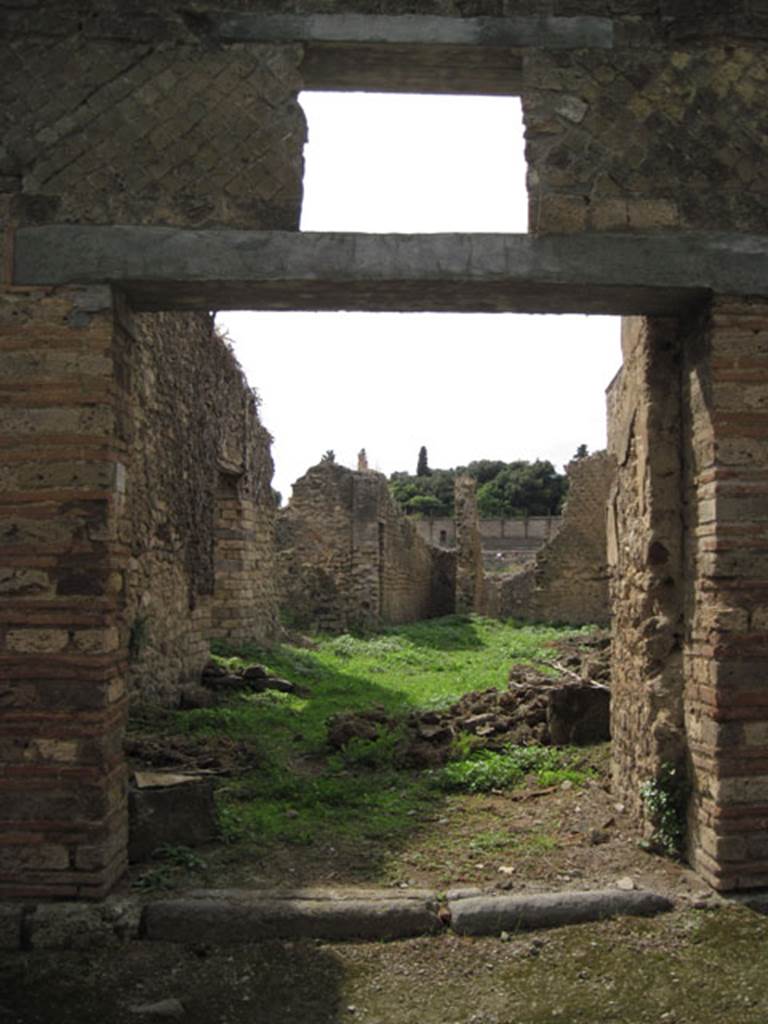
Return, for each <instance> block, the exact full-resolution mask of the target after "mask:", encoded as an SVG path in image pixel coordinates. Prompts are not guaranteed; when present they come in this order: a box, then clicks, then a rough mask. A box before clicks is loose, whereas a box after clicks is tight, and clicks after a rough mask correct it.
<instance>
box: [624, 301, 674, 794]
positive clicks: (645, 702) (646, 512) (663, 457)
mask: <svg viewBox="0 0 768 1024" xmlns="http://www.w3.org/2000/svg"><path fill="white" fill-rule="evenodd" d="M622 351H623V355H624V365H623V368H622V370H621V372H620V373H619V375H618V376H617V378H616V379H615V380H614V382H613V383H612V385H611V387H610V389H609V392H608V444H609V449H610V452H611V454H612V455H613V456H614V458H615V460H616V466H617V476H616V484H615V487H614V488H613V491H612V494H611V502H610V515H609V523H608V554H609V560H610V563H611V591H612V593H611V597H612V604H613V623H612V625H613V659H612V682H611V687H612V689H611V693H612V696H611V719H612V723H611V734H612V737H613V779H614V785H615V787H616V793H617V795H618V796H620V798H621V800H622V801H623V802H624V803H626V804H627V806H629V807H631V808H632V810H633V811H634V812H635V813H637V814H641V813H642V811H643V807H642V801H641V798H640V787H641V785H642V784H643V783H644V782H646V781H648V780H649V779H652V778H655V777H656V775H657V774H658V772H659V769H660V768H661V766H662V764H664V763H669V764H672V765H683V766H684V761H685V732H684V726H683V677H682V672H683V665H682V647H683V639H684V636H683V634H684V625H683V572H684V567H683V550H682V544H683V510H682V507H681V502H682V479H681V473H682V459H681V452H680V439H681V431H682V418H683V416H684V411H683V409H682V406H681V395H680V365H681V345H680V341H679V339H678V335H677V324H676V322H674V321H665V320H644V319H640V318H632V319H627V320H625V321H624V322H623V327H622Z"/></svg>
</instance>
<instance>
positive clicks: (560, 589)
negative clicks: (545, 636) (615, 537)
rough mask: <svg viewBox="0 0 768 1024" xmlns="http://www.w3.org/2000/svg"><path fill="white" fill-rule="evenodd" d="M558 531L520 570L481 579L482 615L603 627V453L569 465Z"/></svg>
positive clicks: (606, 469)
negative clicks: (564, 499) (563, 506)
mask: <svg viewBox="0 0 768 1024" xmlns="http://www.w3.org/2000/svg"><path fill="white" fill-rule="evenodd" d="M567 473H568V499H567V501H566V505H565V508H564V509H563V514H562V520H561V525H560V529H559V530H558V532H557V534H556V535H555V536H554V537H553V538H552V540H550V541H549V542H548V543H546V544H545V545H544V546H543V547H541V548H540V549H539V550H538V552H537V553H536V555H535V557H534V558H533V559H532V560H531V561H530V562H529V563H528V564H527V565H526V566H524V567H523V568H522V569H520V570H519V571H517V572H511V573H498V574H496V573H493V574H490V573H489V574H487V575H486V577H485V587H484V593H483V597H482V600H481V601H480V603H479V607H481V608H482V609H483V610H484V611H485V613H486V614H488V615H494V616H497V617H499V618H505V619H506V618H515V619H522V620H523V621H525V622H562V623H568V624H569V625H574V626H579V625H584V624H586V623H590V622H596V623H599V624H601V625H607V623H608V621H609V619H610V603H609V597H608V567H607V561H606V550H605V535H606V534H605V530H606V514H607V511H606V510H607V501H608V491H609V489H610V486H611V483H612V481H613V473H614V464H613V459H612V458H611V457H610V456H609V455H607V454H606V453H605V452H598V453H596V454H594V455H589V456H587V457H586V458H584V459H578V460H576V461H574V462H571V463H570V465H569V466H568V468H567Z"/></svg>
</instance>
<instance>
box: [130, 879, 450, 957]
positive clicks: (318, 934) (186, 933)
mask: <svg viewBox="0 0 768 1024" xmlns="http://www.w3.org/2000/svg"><path fill="white" fill-rule="evenodd" d="M439 928H440V920H439V918H438V916H437V913H436V904H435V901H434V899H433V898H431V897H429V896H428V897H426V898H425V897H423V896H421V897H419V898H413V897H410V898H405V897H403V896H402V894H399V895H398V896H397V897H394V896H390V897H388V898H387V897H380V898H365V897H361V898H355V897H354V896H352V895H350V896H349V897H348V898H346V899H339V898H338V897H330V898H323V897H321V896H315V897H310V898H306V897H304V896H302V895H301V894H300V893H299V894H296V895H295V896H291V895H290V894H286V895H285V896H282V897H281V898H274V894H269V895H263V896H259V895H255V894H253V893H248V892H242V893H224V894H217V893H215V892H211V893H209V894H199V895H198V896H197V897H196V898H192V899H176V900H163V901H158V902H156V903H152V904H150V905H149V906H148V907H147V908H146V909H145V911H144V922H143V933H144V935H145V937H146V938H148V939H150V940H157V941H160V942H196V941H199V939H200V936H201V935H205V937H206V941H209V942H215V943H221V944H227V943H237V942H256V941H260V940H264V939H314V938H322V939H333V940H343V939H374V940H376V939H398V938H408V937H410V936H414V935H425V934H429V933H431V932H435V931H437V930H438V929H439Z"/></svg>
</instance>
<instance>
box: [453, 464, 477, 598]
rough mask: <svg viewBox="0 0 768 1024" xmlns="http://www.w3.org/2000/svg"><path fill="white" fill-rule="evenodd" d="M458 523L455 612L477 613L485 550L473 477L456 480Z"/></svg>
mask: <svg viewBox="0 0 768 1024" xmlns="http://www.w3.org/2000/svg"><path fill="white" fill-rule="evenodd" d="M453 508H454V517H455V522H456V611H457V613H459V614H467V613H468V612H474V611H478V610H479V608H480V606H481V604H482V595H483V547H482V543H481V541H480V525H479V524H480V515H479V513H478V511H477V485H476V483H475V480H474V479H473V478H472V477H471V476H457V477H456V479H455V481H454V485H453Z"/></svg>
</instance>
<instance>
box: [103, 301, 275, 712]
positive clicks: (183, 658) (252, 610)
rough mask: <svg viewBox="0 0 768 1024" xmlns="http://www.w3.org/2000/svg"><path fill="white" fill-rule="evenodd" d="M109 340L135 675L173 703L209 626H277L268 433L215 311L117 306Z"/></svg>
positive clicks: (222, 631) (141, 687)
mask: <svg viewBox="0 0 768 1024" xmlns="http://www.w3.org/2000/svg"><path fill="white" fill-rule="evenodd" d="M115 347H116V350H117V353H118V355H119V359H120V371H121V375H122V380H123V383H124V390H123V401H122V408H121V417H120V419H121V432H122V434H123V438H124V442H125V444H126V448H127V459H126V464H127V471H126V476H125V485H124V489H123V492H122V496H121V508H120V516H119V520H118V530H119V534H120V538H121V540H122V542H123V543H124V544H125V545H126V547H127V548H128V549H129V551H130V558H129V561H128V570H127V573H126V578H125V622H126V629H127V631H128V650H129V687H130V690H131V692H132V693H133V694H134V695H139V694H140V695H141V696H142V697H147V698H151V699H153V700H160V701H163V702H169V701H173V700H174V699H175V697H176V695H177V692H178V689H179V687H181V686H183V685H184V684H185V683H187V682H189V681H191V680H193V679H195V678H196V677H197V676H199V673H200V669H201V668H202V665H203V664H204V662H205V660H206V658H207V657H208V649H209V640H210V638H211V636H218V637H230V638H233V639H234V638H237V639H251V640H255V641H257V642H263V643H268V642H270V641H271V640H272V639H274V637H275V635H276V629H277V597H276V587H275V583H274V554H273V549H274V515H275V506H274V501H273V499H272V495H271V489H270V485H271V479H272V460H271V456H270V450H269V446H270V437H269V434H268V433H267V431H266V430H265V429H264V427H263V426H262V425H261V424H260V423H259V420H258V415H257V411H256V405H255V401H254V398H253V394H252V392H251V390H250V388H249V387H248V385H247V382H246V380H245V378H244V376H243V374H242V372H241V370H240V368H239V366H238V364H237V362H236V360H235V358H234V356H233V355H232V353H231V352H230V350H229V349H228V348H227V346H226V345H225V343H224V342H223V341H222V340H221V339H220V338H219V337H218V336H217V335H216V334H215V333H214V331H213V325H212V322H211V318H210V317H209V316H207V315H201V314H177V313H174V314H151V315H149V314H147V315H141V316H131V315H130V314H129V313H128V312H126V311H122V315H121V316H119V317H118V325H117V330H116V346H115Z"/></svg>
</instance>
